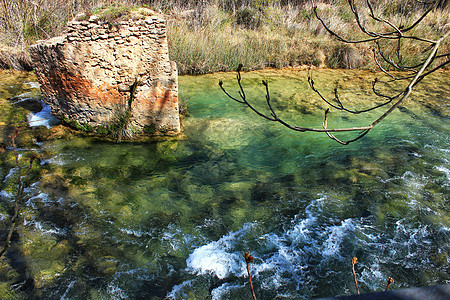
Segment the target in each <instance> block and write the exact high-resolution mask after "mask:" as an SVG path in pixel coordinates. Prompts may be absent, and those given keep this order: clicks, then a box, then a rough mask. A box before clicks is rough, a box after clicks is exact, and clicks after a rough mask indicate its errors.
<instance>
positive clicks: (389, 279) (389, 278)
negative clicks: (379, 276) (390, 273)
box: [385, 277, 394, 291]
mask: <svg viewBox="0 0 450 300" xmlns="http://www.w3.org/2000/svg"><path fill="white" fill-rule="evenodd" d="M393 283H394V278H392V277H388V280H387V285H386V290H385V291H387V290H389V287H390V286H391V284H393Z"/></svg>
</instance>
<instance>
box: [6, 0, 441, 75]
mask: <svg viewBox="0 0 450 300" xmlns="http://www.w3.org/2000/svg"><path fill="white" fill-rule="evenodd" d="M0 1H1V7H0V10H1V11H0V13H1V15H0V45H1V46H0V49H2V50H3V51H2V50H0V67H5V66H9V67H12V68H15V69H20V68H23V67H26V66H27V65H29V55H28V52H27V48H28V46H29V45H30V44H33V43H34V42H35V41H36V40H38V39H42V38H47V37H50V36H55V35H58V34H60V33H61V32H62V31H63V30H64V27H65V26H66V24H67V22H68V21H69V20H71V19H72V18H73V17H74V16H75V15H76V14H77V13H79V12H83V11H92V10H94V9H95V8H98V7H101V6H105V5H111V4H117V3H118V4H122V5H125V6H133V5H141V4H147V5H150V6H151V7H153V8H155V9H157V10H160V11H161V12H163V13H165V14H166V17H167V19H168V37H169V53H170V56H171V59H172V60H175V61H176V62H177V64H178V68H179V71H180V73H181V74H199V73H209V72H215V71H229V70H233V69H235V68H236V66H237V65H238V64H239V63H242V64H243V65H244V66H246V67H247V68H248V69H260V68H265V67H276V68H282V67H288V66H297V65H304V64H306V65H316V66H323V65H326V66H328V67H332V68H339V67H340V68H342V67H344V68H354V67H360V66H364V67H365V68H374V67H375V64H374V62H373V59H372V54H371V51H370V49H369V46H367V45H356V46H351V47H350V46H345V45H342V44H341V43H339V42H337V41H336V40H334V39H332V38H331V37H330V36H329V35H328V34H327V33H326V31H325V29H324V28H323V26H322V25H321V24H320V23H319V22H318V21H317V20H316V19H315V17H314V16H313V15H312V12H311V2H310V1H308V0H267V1H265V0H209V1H193V0H174V1H169V0H119V1H113V0H81V1H75V0H70V1H67V0H36V1H22V0H0ZM375 2H376V5H375V12H376V13H377V14H379V15H385V16H386V17H388V18H389V19H390V20H392V21H393V22H394V23H396V24H402V25H405V26H407V25H408V24H412V22H413V21H414V20H415V18H417V16H418V15H419V14H420V12H421V11H423V6H422V5H421V4H417V2H416V1H414V0H384V1H375ZM316 3H317V5H318V7H319V11H320V14H321V16H323V18H324V19H325V20H326V21H327V24H328V25H329V26H330V28H331V29H333V30H336V31H337V32H338V33H342V34H343V35H344V36H345V35H347V34H348V33H349V32H350V33H351V35H350V36H351V38H353V39H357V38H360V37H361V36H358V32H359V30H358V29H357V27H356V24H355V22H354V19H353V14H352V13H351V11H350V10H349V9H348V7H347V1H345V0H328V1H320V2H319V1H316ZM366 11H367V8H364V7H362V9H361V13H364V12H366ZM20 12H23V13H20ZM449 15H450V14H449V9H448V7H447V8H446V9H444V10H437V11H434V12H432V13H431V14H430V16H428V17H427V18H426V19H425V20H424V21H423V22H422V23H421V24H420V26H418V27H417V29H416V31H415V33H416V34H420V35H422V36H426V37H431V38H432V37H437V36H438V35H440V34H442V33H443V32H444V30H445V28H448V26H449V18H450V17H449ZM2 16H3V17H2ZM364 22H365V24H367V26H369V27H370V28H371V29H373V30H375V31H379V30H383V29H386V28H384V27H386V26H385V25H383V24H380V23H375V22H373V20H370V19H368V18H366V19H365V20H364ZM347 36H348V35H347ZM449 44H450V43H449V42H448V41H446V42H445V44H444V45H443V47H442V48H443V50H444V51H445V50H446V51H447V52H448V50H450V46H449ZM386 47H387V48H389V47H392V46H389V45H387V46H386ZM404 48H405V54H404V59H405V61H406V62H409V63H414V62H417V61H419V60H420V56H421V54H420V53H421V51H422V50H423V47H420V46H418V45H417V44H407V45H404ZM11 49H14V51H12V50H11Z"/></svg>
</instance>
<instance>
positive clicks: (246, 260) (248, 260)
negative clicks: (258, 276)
mask: <svg viewBox="0 0 450 300" xmlns="http://www.w3.org/2000/svg"><path fill="white" fill-rule="evenodd" d="M244 259H245V263H246V264H247V273H248V281H249V282H250V290H251V291H252V296H253V300H256V295H255V290H254V289H253V282H252V274H251V273H250V263H251V262H253V257H252V256H251V255H250V254H249V253H248V252H245V253H244Z"/></svg>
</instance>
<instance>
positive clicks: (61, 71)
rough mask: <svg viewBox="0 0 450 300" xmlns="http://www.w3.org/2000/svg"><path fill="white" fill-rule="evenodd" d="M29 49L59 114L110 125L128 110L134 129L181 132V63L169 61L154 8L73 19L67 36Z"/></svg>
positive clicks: (49, 100)
mask: <svg viewBox="0 0 450 300" xmlns="http://www.w3.org/2000/svg"><path fill="white" fill-rule="evenodd" d="M30 51H31V53H32V58H33V64H34V68H35V70H36V74H37V76H38V80H39V82H40V83H41V91H42V93H43V95H44V101H45V102H46V103H47V104H49V105H50V107H51V108H52V112H53V113H54V114H55V115H57V116H58V117H61V118H65V119H68V120H69V121H77V122H78V123H79V124H80V125H85V124H88V125H90V126H92V127H96V126H108V125H109V124H111V122H114V120H115V118H117V116H118V115H120V114H123V112H124V111H126V110H127V109H129V110H130V112H131V113H130V114H129V116H130V118H129V128H131V130H132V131H133V132H137V133H139V132H142V131H145V127H146V126H150V127H152V128H156V129H160V130H161V131H163V130H162V129H164V131H167V130H170V131H175V132H178V131H179V130H180V120H179V106H178V78H177V70H176V64H175V63H174V62H171V61H170V60H169V54H168V45H167V36H166V25H165V21H164V20H163V19H162V17H161V16H160V15H158V14H156V13H155V12H153V11H151V10H149V9H146V8H141V9H140V10H138V11H133V12H132V14H130V15H129V17H127V20H120V21H104V20H101V19H100V18H99V17H98V16H96V15H94V16H91V17H90V18H89V20H85V21H72V22H70V23H69V25H68V32H67V34H66V35H64V36H60V37H56V38H52V39H49V40H45V41H39V42H38V43H37V44H36V45H33V46H32V47H31V49H30ZM134 84H137V88H136V91H135V93H134V97H131V90H132V87H133V85H134Z"/></svg>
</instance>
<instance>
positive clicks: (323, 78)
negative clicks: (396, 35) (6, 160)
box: [0, 70, 450, 299]
mask: <svg viewBox="0 0 450 300" xmlns="http://www.w3.org/2000/svg"><path fill="white" fill-rule="evenodd" d="M312 74H313V76H314V79H315V81H316V86H317V88H319V89H321V90H322V91H324V93H325V94H327V95H332V92H333V88H334V87H335V86H336V85H337V86H339V89H340V90H342V94H341V95H342V99H343V101H346V102H345V103H348V105H350V106H353V107H362V106H368V105H371V104H373V103H374V101H376V100H374V98H373V96H372V95H371V91H370V84H371V82H370V81H371V80H373V79H374V77H375V76H376V75H379V74H375V73H372V72H368V71H352V70H348V71H344V70H313V73H312ZM449 74H450V73H449V72H448V71H446V72H439V73H437V74H435V75H432V76H431V77H430V78H428V79H426V80H424V81H423V83H421V86H419V87H418V88H417V90H416V91H415V92H414V93H413V94H412V95H411V98H409V99H408V100H407V101H406V102H405V103H403V104H402V106H401V107H400V108H399V109H397V110H396V111H394V112H393V113H392V114H391V115H390V116H389V117H388V118H386V119H385V120H384V121H383V122H382V123H381V124H379V125H378V126H377V127H375V128H374V129H373V130H372V131H371V132H370V133H369V134H368V135H367V136H365V137H364V138H363V139H361V140H359V141H357V142H355V143H352V144H350V145H348V146H342V145H340V144H338V143H336V142H334V141H332V140H330V139H329V138H328V137H327V136H326V135H325V134H320V133H299V132H293V131H290V130H287V129H286V128H284V127H282V126H281V125H280V124H275V123H271V122H268V121H266V120H263V119H262V118H260V117H258V116H256V115H255V114H254V113H252V112H251V111H250V110H249V109H248V108H245V107H244V106H242V105H240V104H238V103H236V102H233V101H231V100H230V99H228V98H227V97H226V96H225V95H224V94H223V93H222V91H221V90H220V89H219V87H218V81H219V80H223V81H224V86H225V87H226V88H227V90H229V91H230V92H232V93H234V94H235V95H236V92H237V87H236V82H235V80H234V78H235V74H233V73H216V74H210V75H202V76H180V78H179V89H180V98H181V99H182V101H185V103H187V104H186V106H187V108H188V112H189V114H188V116H186V117H185V118H184V120H183V128H184V133H183V138H180V139H168V140H165V141H159V142H152V143H120V144H116V143H108V142H101V141H98V140H96V139H92V138H87V137H76V136H71V137H70V138H65V139H56V140H49V141H44V142H40V143H37V146H36V147H35V148H34V149H31V150H34V151H37V152H38V153H40V160H39V168H40V171H39V172H40V173H39V174H40V177H39V178H38V179H39V180H37V181H35V182H33V183H32V184H30V186H29V187H28V188H27V189H26V203H25V207H24V209H23V210H22V216H23V226H20V229H19V230H18V232H19V235H18V238H17V239H16V240H15V242H14V244H13V245H14V246H13V249H12V250H11V251H10V254H9V255H7V256H6V258H4V259H3V260H2V265H1V269H0V272H1V273H3V275H2V277H1V281H0V282H1V284H2V285H3V286H7V287H6V288H5V287H4V289H5V290H8V291H9V292H10V293H11V295H12V296H14V295H16V296H21V297H23V296H28V297H37V298H45V299H165V298H168V299H251V292H250V288H249V284H248V278H247V270H246V265H245V261H244V258H243V254H244V252H249V253H250V254H251V255H252V256H253V257H254V262H253V263H251V265H250V270H251V272H252V277H253V285H254V286H255V292H256V296H257V298H258V299H309V298H313V297H331V296H338V295H349V294H354V293H355V292H356V291H355V287H354V279H353V275H352V271H351V268H352V264H351V260H352V257H354V256H356V257H357V258H358V263H357V265H356V274H357V278H358V281H359V286H360V290H361V292H371V291H380V290H384V288H385V286H386V281H387V278H388V277H389V276H390V277H393V278H394V279H395V283H394V284H393V286H392V287H393V288H403V287H417V286H427V285H433V284H442V283H447V282H448V281H449V272H448V271H449V256H448V253H449V243H448V241H449V238H450V231H449V228H450V227H449V226H450V215H449V194H450V193H449V186H450V163H449V161H450V150H449V149H450V147H449V146H450V136H449V134H448V133H449V129H450V118H449V112H450V109H449V108H450V106H449V103H450V101H449V97H450V87H449V85H448V82H449ZM30 76H31V78H32V75H30ZM243 78H244V79H243V83H244V85H245V87H246V91H247V96H248V98H249V99H252V101H253V99H254V101H255V102H254V103H256V105H258V107H260V108H261V109H264V89H263V87H262V86H261V85H260V80H261V79H267V80H269V86H270V89H271V95H272V97H273V101H274V107H276V109H277V110H278V111H279V112H280V115H282V116H283V117H284V118H286V119H287V120H289V121H291V122H293V123H296V124H299V125H300V124H301V125H307V126H317V127H319V128H320V126H321V122H322V119H323V108H325V107H326V106H325V104H324V103H322V102H320V100H319V99H318V98H317V95H315V94H314V93H313V92H312V91H311V90H310V89H309V88H308V86H307V80H306V71H295V70H284V71H279V70H264V71H257V72H249V73H244V74H243ZM16 80H17V82H8V83H7V84H5V83H3V84H2V85H0V89H3V92H4V95H6V94H7V93H6V91H5V90H7V89H9V90H8V91H9V93H10V94H11V93H13V92H14V94H20V93H22V92H26V91H29V90H30V89H31V90H33V89H35V88H36V87H35V86H33V85H32V84H30V83H28V84H27V85H25V84H24V82H29V80H30V78H28V77H26V78H22V77H18V79H16ZM15 85H16V88H15V89H13V90H11V89H12V87H14V86H15ZM25 86H26V90H23V91H22V90H21V89H24V87H25ZM394 88H395V87H394ZM8 95H9V94H8ZM376 116H377V113H376V112H374V113H369V114H368V115H367V116H357V117H354V116H351V115H350V116H348V115H342V114H339V113H337V112H334V111H332V112H331V113H330V120H329V122H330V124H329V127H335V126H347V125H348V126H350V125H351V126H354V125H366V124H368V123H370V122H371V121H372V120H374V119H375V118H376ZM20 150H21V153H22V152H23V154H24V155H25V154H26V152H27V151H28V150H29V149H20ZM2 174H3V178H2V181H3V185H2V186H3V189H4V190H3V191H2V192H1V196H2V200H1V201H2V212H1V213H2V215H1V216H2V218H1V220H0V222H3V223H5V222H6V221H5V220H7V219H8V218H7V210H6V209H5V207H7V206H8V205H12V202H13V199H14V194H13V193H12V192H11V191H12V190H11V187H10V185H9V187H7V186H6V182H7V180H8V178H11V177H12V176H13V175H14V170H10V171H9V172H6V171H5V170H4V172H3V173H2ZM7 175H8V176H9V177H8V176H7ZM9 180H10V179H9ZM8 203H9V204H8ZM3 223H2V224H3ZM2 226H3V227H2V228H6V227H5V225H4V224H3V225H2ZM3 230H5V229H3Z"/></svg>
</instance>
